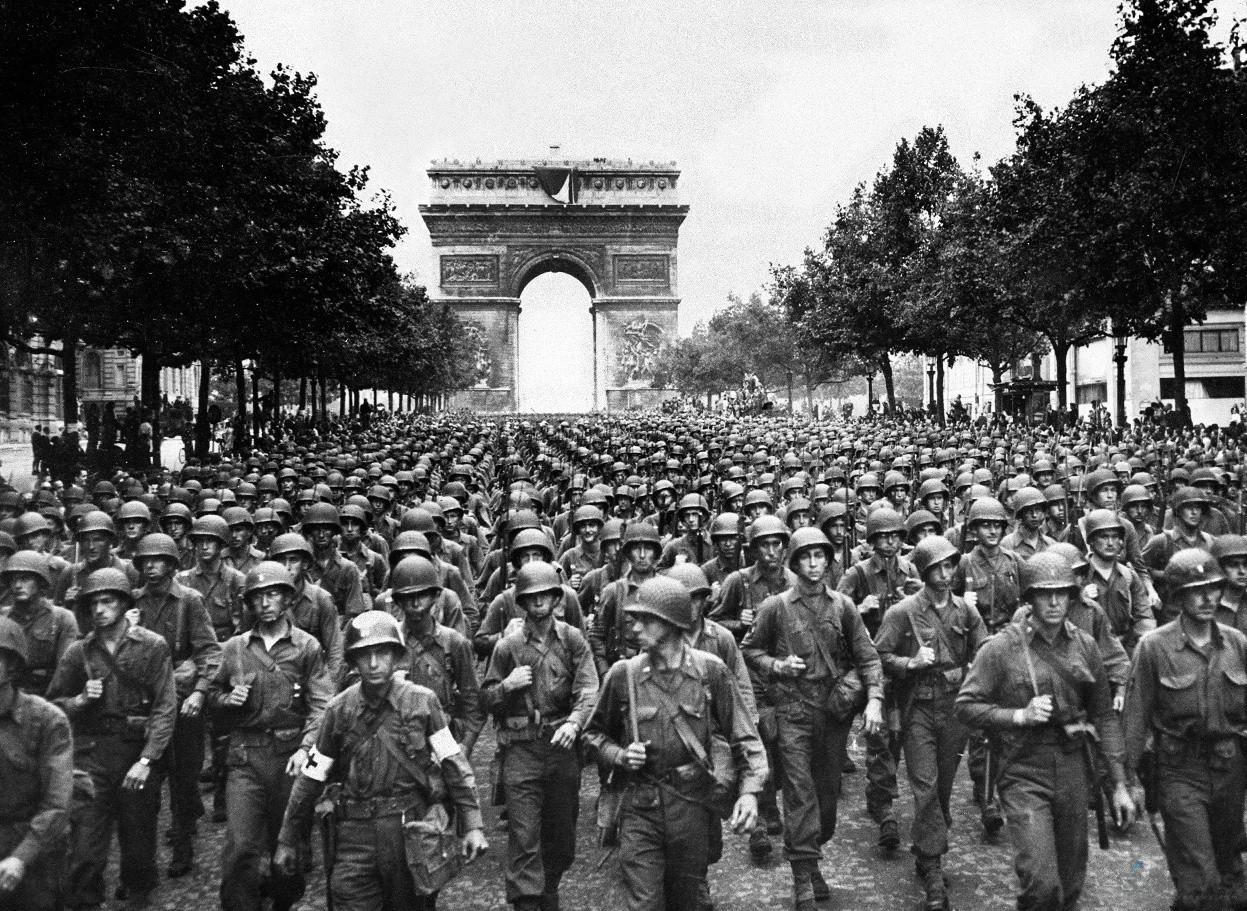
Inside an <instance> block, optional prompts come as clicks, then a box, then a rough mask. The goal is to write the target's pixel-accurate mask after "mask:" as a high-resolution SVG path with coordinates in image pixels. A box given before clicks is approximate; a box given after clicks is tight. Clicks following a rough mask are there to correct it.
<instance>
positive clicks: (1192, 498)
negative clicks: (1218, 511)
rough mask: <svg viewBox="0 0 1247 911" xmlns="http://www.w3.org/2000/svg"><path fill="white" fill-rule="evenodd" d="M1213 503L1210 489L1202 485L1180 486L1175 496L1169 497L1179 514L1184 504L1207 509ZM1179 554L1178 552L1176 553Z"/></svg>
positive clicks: (1170, 504) (1173, 509)
mask: <svg viewBox="0 0 1247 911" xmlns="http://www.w3.org/2000/svg"><path fill="white" fill-rule="evenodd" d="M1210 505H1212V497H1211V496H1209V494H1208V491H1206V490H1204V489H1203V488H1201V487H1191V486H1189V485H1188V486H1186V487H1179V488H1178V489H1177V490H1175V491H1174V492H1173V496H1172V497H1170V498H1169V508H1170V509H1171V510H1172V511H1173V513H1174V515H1177V513H1178V510H1179V509H1181V508H1182V507H1184V506H1202V507H1204V508H1205V509H1207V508H1208V507H1209V506H1210ZM1174 556H1177V554H1174Z"/></svg>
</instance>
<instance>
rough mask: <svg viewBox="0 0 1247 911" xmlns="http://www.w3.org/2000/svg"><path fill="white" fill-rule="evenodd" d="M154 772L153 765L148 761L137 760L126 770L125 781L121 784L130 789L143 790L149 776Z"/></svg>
mask: <svg viewBox="0 0 1247 911" xmlns="http://www.w3.org/2000/svg"><path fill="white" fill-rule="evenodd" d="M151 772H152V769H151V766H149V765H147V764H146V763H142V762H136V763H135V764H134V765H132V766H130V771H128V772H126V777H125V781H123V782H122V783H121V786H122V787H123V788H125V789H126V790H128V791H141V790H143V785H145V784H147V776H148V775H150V774H151Z"/></svg>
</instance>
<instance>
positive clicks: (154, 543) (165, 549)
mask: <svg viewBox="0 0 1247 911" xmlns="http://www.w3.org/2000/svg"><path fill="white" fill-rule="evenodd" d="M154 557H163V558H164V559H166V560H172V561H173V562H174V563H178V562H179V561H181V559H182V554H181V552H180V551H179V550H178V545H177V542H176V541H174V540H173V539H172V538H170V537H169V536H168V535H166V534H165V533H164V532H161V531H156V532H152V533H151V534H150V535H144V536H143V537H142V538H140V539H139V544H138V547H136V548H135V549H134V562H135V563H138V561H140V560H147V559H151V558H154Z"/></svg>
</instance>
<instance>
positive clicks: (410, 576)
mask: <svg viewBox="0 0 1247 911" xmlns="http://www.w3.org/2000/svg"><path fill="white" fill-rule="evenodd" d="M390 589H391V590H392V591H393V592H394V594H395V595H396V596H397V595H418V594H420V593H421V592H427V591H441V590H442V576H441V573H440V572H438V569H437V567H436V566H434V565H433V561H432V560H430V559H428V558H427V557H421V556H416V555H415V554H408V555H406V556H404V557H403V558H402V559H401V560H399V561H398V565H397V566H395V567H394V572H393V574H392V575H391V576H390Z"/></svg>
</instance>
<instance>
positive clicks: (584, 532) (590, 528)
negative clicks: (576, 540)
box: [576, 522, 602, 544]
mask: <svg viewBox="0 0 1247 911" xmlns="http://www.w3.org/2000/svg"><path fill="white" fill-rule="evenodd" d="M576 533H577V534H578V535H579V536H580V543H581V544H592V543H593V542H594V541H596V540H597V539H598V535H600V534H601V533H602V523H601V522H581V523H580V524H579V525H577V526H576Z"/></svg>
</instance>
